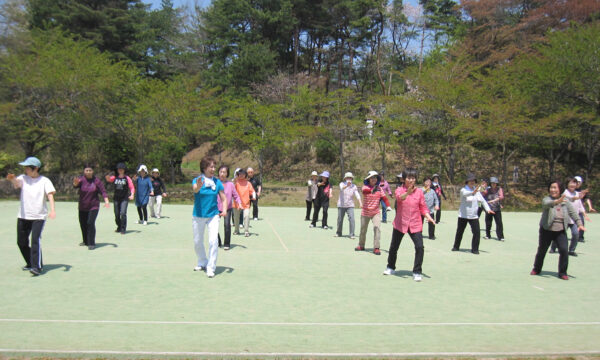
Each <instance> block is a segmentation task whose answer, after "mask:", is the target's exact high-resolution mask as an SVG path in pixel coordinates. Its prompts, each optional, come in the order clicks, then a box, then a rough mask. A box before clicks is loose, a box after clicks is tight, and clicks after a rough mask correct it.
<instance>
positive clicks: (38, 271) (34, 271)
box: [29, 268, 42, 276]
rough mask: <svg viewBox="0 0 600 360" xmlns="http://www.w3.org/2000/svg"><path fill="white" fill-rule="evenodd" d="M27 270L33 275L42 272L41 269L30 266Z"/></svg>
mask: <svg viewBox="0 0 600 360" xmlns="http://www.w3.org/2000/svg"><path fill="white" fill-rule="evenodd" d="M29 272H30V273H31V274H32V275H33V276H38V275H40V274H41V273H42V269H36V268H31V269H29Z"/></svg>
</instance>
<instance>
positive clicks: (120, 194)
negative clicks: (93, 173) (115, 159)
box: [105, 162, 135, 235]
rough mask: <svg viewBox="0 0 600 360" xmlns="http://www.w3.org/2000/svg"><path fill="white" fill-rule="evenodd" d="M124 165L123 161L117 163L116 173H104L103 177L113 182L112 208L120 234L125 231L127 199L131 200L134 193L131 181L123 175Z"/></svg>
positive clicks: (123, 233)
mask: <svg viewBox="0 0 600 360" xmlns="http://www.w3.org/2000/svg"><path fill="white" fill-rule="evenodd" d="M125 172H126V166H125V164H124V163H122V162H121V163H118V164H117V175H116V176H115V175H110V174H109V175H106V177H105V179H106V182H108V183H114V184H115V194H114V196H113V202H114V208H115V223H116V224H117V230H115V232H120V233H121V235H125V234H126V233H127V206H128V205H129V200H133V196H134V194H135V187H134V186H133V181H132V180H131V178H130V177H129V176H127V175H125Z"/></svg>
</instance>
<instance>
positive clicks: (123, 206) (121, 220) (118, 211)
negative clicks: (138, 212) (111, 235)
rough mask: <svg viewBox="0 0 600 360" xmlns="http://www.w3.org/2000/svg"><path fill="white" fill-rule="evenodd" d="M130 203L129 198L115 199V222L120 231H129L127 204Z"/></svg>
mask: <svg viewBox="0 0 600 360" xmlns="http://www.w3.org/2000/svg"><path fill="white" fill-rule="evenodd" d="M128 204H129V199H127V198H125V199H123V200H117V199H114V206H115V223H117V229H118V230H119V231H120V232H125V231H127V205H128Z"/></svg>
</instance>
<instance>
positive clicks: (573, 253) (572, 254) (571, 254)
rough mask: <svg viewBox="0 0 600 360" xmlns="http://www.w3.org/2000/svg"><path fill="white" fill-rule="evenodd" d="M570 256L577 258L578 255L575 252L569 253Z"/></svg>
mask: <svg viewBox="0 0 600 360" xmlns="http://www.w3.org/2000/svg"><path fill="white" fill-rule="evenodd" d="M569 255H570V256H577V253H576V252H575V251H569Z"/></svg>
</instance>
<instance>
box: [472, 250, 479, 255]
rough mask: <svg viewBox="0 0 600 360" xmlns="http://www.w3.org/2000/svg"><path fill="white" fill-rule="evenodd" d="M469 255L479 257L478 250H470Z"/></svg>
mask: <svg viewBox="0 0 600 360" xmlns="http://www.w3.org/2000/svg"><path fill="white" fill-rule="evenodd" d="M471 253H473V254H475V255H479V250H471Z"/></svg>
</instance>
